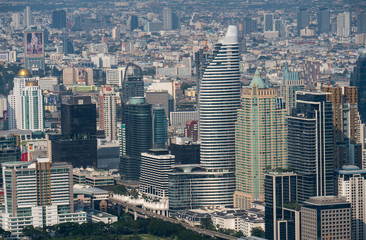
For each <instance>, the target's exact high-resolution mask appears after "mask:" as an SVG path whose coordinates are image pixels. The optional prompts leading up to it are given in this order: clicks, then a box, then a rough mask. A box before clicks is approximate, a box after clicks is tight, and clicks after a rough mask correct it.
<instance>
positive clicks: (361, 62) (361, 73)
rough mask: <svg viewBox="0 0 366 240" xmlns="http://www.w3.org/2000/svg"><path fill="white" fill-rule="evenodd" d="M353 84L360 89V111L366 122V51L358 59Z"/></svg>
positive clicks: (352, 78) (352, 77)
mask: <svg viewBox="0 0 366 240" xmlns="http://www.w3.org/2000/svg"><path fill="white" fill-rule="evenodd" d="M351 86H355V87H357V89H358V112H359V113H360V117H361V120H362V122H366V52H365V51H362V52H361V53H360V56H359V57H358V59H357V62H356V66H355V68H354V70H353V73H352V76H351Z"/></svg>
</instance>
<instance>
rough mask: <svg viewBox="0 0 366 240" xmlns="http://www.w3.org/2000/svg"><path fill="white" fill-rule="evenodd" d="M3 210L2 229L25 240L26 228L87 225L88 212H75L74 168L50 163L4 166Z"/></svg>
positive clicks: (46, 161)
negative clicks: (67, 224)
mask: <svg viewBox="0 0 366 240" xmlns="http://www.w3.org/2000/svg"><path fill="white" fill-rule="evenodd" d="M2 172H3V175H4V176H5V177H4V180H3V183H4V186H6V187H5V188H4V200H5V202H4V208H2V210H1V211H0V213H1V227H2V228H3V229H4V230H5V231H10V232H11V233H12V236H13V237H16V238H19V237H22V236H23V234H22V229H23V228H24V227H26V226H33V227H35V228H37V227H41V228H43V227H46V226H52V225H55V224H60V223H65V222H77V223H85V222H86V213H85V212H74V206H73V205H74V204H73V181H72V166H71V165H69V164H66V163H50V162H49V161H48V159H38V161H37V162H35V163H30V162H6V163H3V164H2Z"/></svg>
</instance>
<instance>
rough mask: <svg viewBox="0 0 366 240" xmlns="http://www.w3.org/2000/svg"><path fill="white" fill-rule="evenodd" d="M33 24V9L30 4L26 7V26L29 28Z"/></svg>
mask: <svg viewBox="0 0 366 240" xmlns="http://www.w3.org/2000/svg"><path fill="white" fill-rule="evenodd" d="M31 25H33V17H32V10H31V8H30V6H27V7H26V8H25V9H24V26H25V27H26V28H28V27H29V26H31Z"/></svg>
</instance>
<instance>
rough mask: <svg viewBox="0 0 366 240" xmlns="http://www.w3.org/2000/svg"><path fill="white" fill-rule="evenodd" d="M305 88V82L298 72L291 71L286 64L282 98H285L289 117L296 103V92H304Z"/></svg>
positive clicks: (281, 91) (281, 90)
mask: <svg viewBox="0 0 366 240" xmlns="http://www.w3.org/2000/svg"><path fill="white" fill-rule="evenodd" d="M304 88H305V83H304V80H300V79H299V73H298V72H292V71H290V69H289V67H288V63H287V62H286V63H285V66H284V70H283V75H282V83H281V85H280V96H281V97H282V98H283V101H284V104H285V107H286V110H287V115H290V114H291V111H292V109H293V108H294V107H295V105H296V104H295V103H296V91H303V90H304Z"/></svg>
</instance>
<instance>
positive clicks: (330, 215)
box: [301, 196, 352, 240]
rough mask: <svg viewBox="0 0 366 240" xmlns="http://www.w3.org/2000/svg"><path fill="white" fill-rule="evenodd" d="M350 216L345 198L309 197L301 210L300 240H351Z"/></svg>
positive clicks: (349, 205) (349, 209) (349, 208)
mask: <svg viewBox="0 0 366 240" xmlns="http://www.w3.org/2000/svg"><path fill="white" fill-rule="evenodd" d="M351 216H352V214H351V204H350V203H348V202H347V201H346V200H345V198H342V197H337V196H326V197H325V196H324V197H311V198H310V199H309V200H308V201H306V202H304V205H303V207H302V208H301V239H302V240H314V239H327V238H328V237H329V236H330V237H331V238H336V239H347V240H348V239H351V229H352V227H351Z"/></svg>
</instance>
